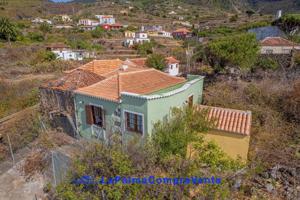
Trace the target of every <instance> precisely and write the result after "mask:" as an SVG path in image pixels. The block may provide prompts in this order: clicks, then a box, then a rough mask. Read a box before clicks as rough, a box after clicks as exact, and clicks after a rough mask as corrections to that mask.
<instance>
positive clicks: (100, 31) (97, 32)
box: [91, 26, 105, 38]
mask: <svg viewBox="0 0 300 200" xmlns="http://www.w3.org/2000/svg"><path fill="white" fill-rule="evenodd" d="M104 34H105V30H104V29H103V28H102V27H99V26H98V27H97V28H96V29H95V30H92V31H91V35H92V37H93V38H101V37H103V36H104Z"/></svg>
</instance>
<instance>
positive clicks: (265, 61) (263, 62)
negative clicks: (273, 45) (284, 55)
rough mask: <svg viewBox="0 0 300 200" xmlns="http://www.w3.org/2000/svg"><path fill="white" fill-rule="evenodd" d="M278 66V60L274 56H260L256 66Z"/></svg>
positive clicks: (275, 67)
mask: <svg viewBox="0 0 300 200" xmlns="http://www.w3.org/2000/svg"><path fill="white" fill-rule="evenodd" d="M278 67H279V64H278V62H277V61H276V60H273V59H272V58H259V59H258V61H257V63H256V67H255V68H261V69H263V70H267V69H271V70H276V69H277V68H278Z"/></svg>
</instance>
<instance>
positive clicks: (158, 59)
mask: <svg viewBox="0 0 300 200" xmlns="http://www.w3.org/2000/svg"><path fill="white" fill-rule="evenodd" d="M146 65H147V66H148V67H151V68H155V69H157V70H163V69H164V68H165V67H166V60H165V56H164V55H161V54H151V55H150V56H149V57H148V58H147V60H146Z"/></svg>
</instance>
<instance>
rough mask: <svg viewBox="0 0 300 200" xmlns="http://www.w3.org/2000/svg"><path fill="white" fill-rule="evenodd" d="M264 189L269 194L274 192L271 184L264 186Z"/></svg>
mask: <svg viewBox="0 0 300 200" xmlns="http://www.w3.org/2000/svg"><path fill="white" fill-rule="evenodd" d="M266 189H267V191H268V192H269V193H272V192H273V190H274V186H273V185H272V184H267V185H266Z"/></svg>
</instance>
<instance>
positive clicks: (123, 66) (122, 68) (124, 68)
mask: <svg viewBox="0 0 300 200" xmlns="http://www.w3.org/2000/svg"><path fill="white" fill-rule="evenodd" d="M127 69H128V65H124V64H123V65H121V68H120V70H122V71H126V70H127Z"/></svg>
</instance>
